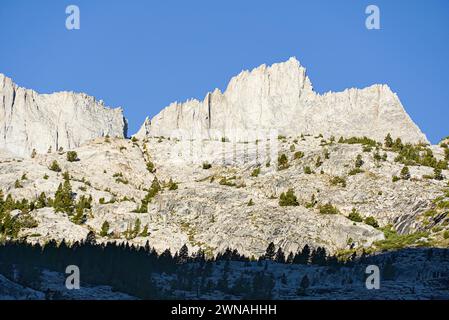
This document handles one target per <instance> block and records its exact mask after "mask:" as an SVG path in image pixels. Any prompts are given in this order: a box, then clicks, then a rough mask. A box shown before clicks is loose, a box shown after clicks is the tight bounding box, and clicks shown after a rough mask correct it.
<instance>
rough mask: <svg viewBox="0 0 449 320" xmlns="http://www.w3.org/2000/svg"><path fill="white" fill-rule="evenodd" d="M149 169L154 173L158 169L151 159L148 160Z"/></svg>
mask: <svg viewBox="0 0 449 320" xmlns="http://www.w3.org/2000/svg"><path fill="white" fill-rule="evenodd" d="M147 170H148V172H150V173H154V172H155V171H156V169H155V168H154V163H153V162H151V161H150V160H148V162H147Z"/></svg>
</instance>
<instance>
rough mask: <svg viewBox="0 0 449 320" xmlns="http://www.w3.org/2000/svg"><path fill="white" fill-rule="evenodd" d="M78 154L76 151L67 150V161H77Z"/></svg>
mask: <svg viewBox="0 0 449 320" xmlns="http://www.w3.org/2000/svg"><path fill="white" fill-rule="evenodd" d="M78 160H79V159H78V154H77V153H76V151H68V152H67V161H69V162H75V161H78Z"/></svg>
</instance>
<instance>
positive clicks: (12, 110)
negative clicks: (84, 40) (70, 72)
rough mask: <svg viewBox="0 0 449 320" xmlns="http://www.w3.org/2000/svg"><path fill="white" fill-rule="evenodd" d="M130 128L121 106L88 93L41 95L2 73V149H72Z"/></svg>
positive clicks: (27, 152)
mask: <svg viewBox="0 0 449 320" xmlns="http://www.w3.org/2000/svg"><path fill="white" fill-rule="evenodd" d="M126 127H127V124H126V120H125V119H124V117H123V113H122V110H121V109H120V108H118V109H109V108H107V107H105V106H104V105H103V103H102V102H101V101H100V102H98V101H96V100H95V98H93V97H90V96H88V95H86V94H78V93H73V92H59V93H54V94H38V93H36V92H35V91H32V90H28V89H24V88H20V87H18V86H17V85H16V84H14V83H13V81H12V80H11V79H9V78H7V77H5V76H4V75H2V74H0V148H3V149H6V150H8V151H9V152H11V153H13V154H14V155H17V156H22V157H29V156H30V155H31V153H32V151H33V149H35V150H36V152H37V153H44V152H47V150H48V149H49V148H50V147H51V148H52V150H53V151H55V150H58V149H59V148H61V147H62V148H64V149H72V148H75V147H78V146H79V145H80V144H81V143H83V142H85V141H88V140H91V139H93V138H96V137H101V136H105V135H110V136H117V137H124V135H126Z"/></svg>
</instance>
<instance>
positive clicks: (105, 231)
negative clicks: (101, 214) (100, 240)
mask: <svg viewBox="0 0 449 320" xmlns="http://www.w3.org/2000/svg"><path fill="white" fill-rule="evenodd" d="M108 234H109V222H108V221H105V222H103V225H102V226H101V231H100V236H101V237H106V236H107V235H108Z"/></svg>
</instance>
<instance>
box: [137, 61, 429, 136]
mask: <svg viewBox="0 0 449 320" xmlns="http://www.w3.org/2000/svg"><path fill="white" fill-rule="evenodd" d="M272 129H275V130H277V131H278V132H279V134H281V135H292V136H294V135H298V134H301V133H304V134H324V135H328V136H330V135H334V136H337V137H338V136H344V137H352V136H367V137H369V138H373V139H375V140H378V141H382V140H383V139H384V137H385V135H386V133H388V132H389V133H391V134H392V136H395V137H399V138H401V139H402V140H403V141H405V142H414V143H415V142H428V141H427V138H426V136H425V135H424V134H423V133H422V132H421V131H420V129H419V128H418V127H417V126H416V125H415V124H414V123H413V121H412V120H411V119H410V117H409V116H408V115H407V113H406V112H405V110H404V108H403V106H402V104H401V102H400V100H399V98H398V96H397V95H396V94H395V93H393V92H392V91H391V90H390V88H389V87H388V86H386V85H373V86H371V87H368V88H365V89H347V90H345V91H343V92H338V93H332V92H330V93H326V94H324V95H320V94H317V93H316V92H314V90H313V87H312V84H311V82H310V80H309V78H308V77H307V75H306V69H305V68H304V67H302V66H301V65H300V64H299V62H298V61H297V60H296V59H295V58H290V60H288V61H287V62H284V63H278V64H274V65H272V66H270V67H267V66H265V65H262V66H260V67H258V68H256V69H254V70H252V71H251V72H249V71H244V72H242V73H241V74H239V75H238V76H236V77H234V78H233V79H231V81H230V83H229V85H228V87H227V89H226V91H225V92H224V93H222V92H220V91H219V90H218V89H216V90H215V91H214V92H212V93H208V94H207V95H206V98H205V99H204V100H203V101H198V100H190V101H187V102H185V103H173V104H171V105H170V106H168V107H167V108H165V109H164V110H162V111H161V112H160V113H159V114H158V115H156V116H155V117H154V118H153V119H152V120H150V119H146V121H145V123H144V124H143V125H142V128H141V129H140V130H139V132H138V133H137V134H136V136H137V137H140V138H142V137H144V136H173V132H174V131H175V130H180V131H182V132H183V134H184V135H187V136H189V138H201V139H204V138H206V139H221V138H223V137H226V138H227V139H229V140H233V141H246V140H248V141H251V138H248V136H247V135H248V133H247V132H248V131H258V132H262V133H263V132H268V131H270V130H272Z"/></svg>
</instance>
